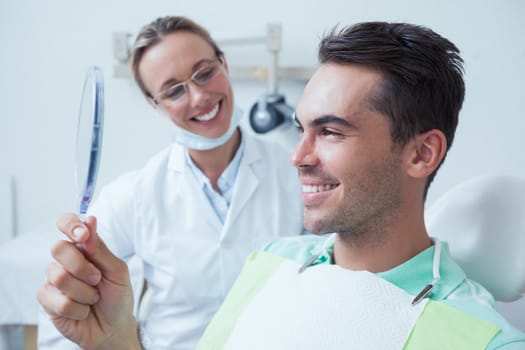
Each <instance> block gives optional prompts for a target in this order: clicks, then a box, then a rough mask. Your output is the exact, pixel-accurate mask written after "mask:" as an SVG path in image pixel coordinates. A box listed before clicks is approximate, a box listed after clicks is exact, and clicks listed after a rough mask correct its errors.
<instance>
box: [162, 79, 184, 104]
mask: <svg viewBox="0 0 525 350" xmlns="http://www.w3.org/2000/svg"><path fill="white" fill-rule="evenodd" d="M185 93H186V84H185V83H178V84H175V85H173V86H172V87H170V88H169V89H168V90H166V92H165V93H164V94H163V95H162V97H161V98H162V99H165V100H170V101H177V100H179V99H181V98H182V96H184V94H185Z"/></svg>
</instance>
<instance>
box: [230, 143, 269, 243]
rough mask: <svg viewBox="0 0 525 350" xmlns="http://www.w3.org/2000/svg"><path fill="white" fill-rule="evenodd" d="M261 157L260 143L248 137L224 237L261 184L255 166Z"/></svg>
mask: <svg viewBox="0 0 525 350" xmlns="http://www.w3.org/2000/svg"><path fill="white" fill-rule="evenodd" d="M260 159H261V154H260V149H259V148H258V145H257V144H256V143H255V142H253V140H252V139H251V138H250V137H246V144H245V147H244V155H243V157H242V159H241V163H240V164H239V171H238V173H237V179H236V180H235V187H234V190H233V197H232V201H231V203H230V209H229V211H228V215H227V216H226V221H225V223H224V229H223V232H222V236H223V237H224V235H225V233H226V232H228V231H230V228H231V226H233V225H234V223H235V221H236V220H237V217H238V216H239V213H240V212H241V211H242V209H243V208H244V207H245V206H246V205H247V203H248V201H249V200H250V198H251V197H252V195H253V194H254V192H255V190H256V188H257V186H258V185H259V178H258V175H259V176H260V174H256V173H255V171H254V169H253V167H254V166H255V165H256V164H255V163H257V162H258V161H259V160H260Z"/></svg>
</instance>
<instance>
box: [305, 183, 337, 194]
mask: <svg viewBox="0 0 525 350" xmlns="http://www.w3.org/2000/svg"><path fill="white" fill-rule="evenodd" d="M336 187H337V185H303V192H306V193H314V192H322V191H330V190H333V189H334V188H336Z"/></svg>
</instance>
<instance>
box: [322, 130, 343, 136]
mask: <svg viewBox="0 0 525 350" xmlns="http://www.w3.org/2000/svg"><path fill="white" fill-rule="evenodd" d="M321 135H323V136H332V135H341V134H340V133H338V132H337V131H335V130H332V129H322V130H321Z"/></svg>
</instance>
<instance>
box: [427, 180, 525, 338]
mask: <svg viewBox="0 0 525 350" xmlns="http://www.w3.org/2000/svg"><path fill="white" fill-rule="evenodd" d="M425 219H426V223H427V229H428V232H429V234H430V235H431V236H433V237H437V238H439V239H440V240H442V241H446V242H448V243H449V248H450V254H451V255H452V257H453V258H454V260H455V261H456V262H457V263H458V264H459V265H460V266H461V267H462V268H463V269H464V270H465V272H466V274H467V276H468V277H469V278H470V279H472V280H475V281H477V282H479V283H481V284H482V285H483V286H484V287H485V288H487V289H488V290H489V291H490V292H491V293H492V294H493V295H494V297H495V299H496V300H497V301H498V309H499V311H500V312H501V313H502V314H503V315H504V316H505V317H506V318H507V319H508V320H509V322H510V323H512V324H513V325H514V326H515V327H517V328H519V329H521V330H522V331H525V298H522V299H521V300H519V301H518V302H515V303H512V304H505V303H508V302H513V301H517V300H518V299H520V298H521V297H522V296H523V295H525V180H524V179H520V178H517V177H512V176H504V175H490V176H482V177H477V178H474V179H471V180H468V181H465V182H463V183H460V184H459V185H457V186H455V187H453V188H451V189H450V190H449V191H447V192H446V193H445V194H444V195H442V196H441V197H440V198H438V200H437V201H436V202H434V203H433V204H432V205H431V206H430V207H429V208H427V209H426V210H425ZM506 306H509V307H506ZM520 307H521V312H519V309H520Z"/></svg>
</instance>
